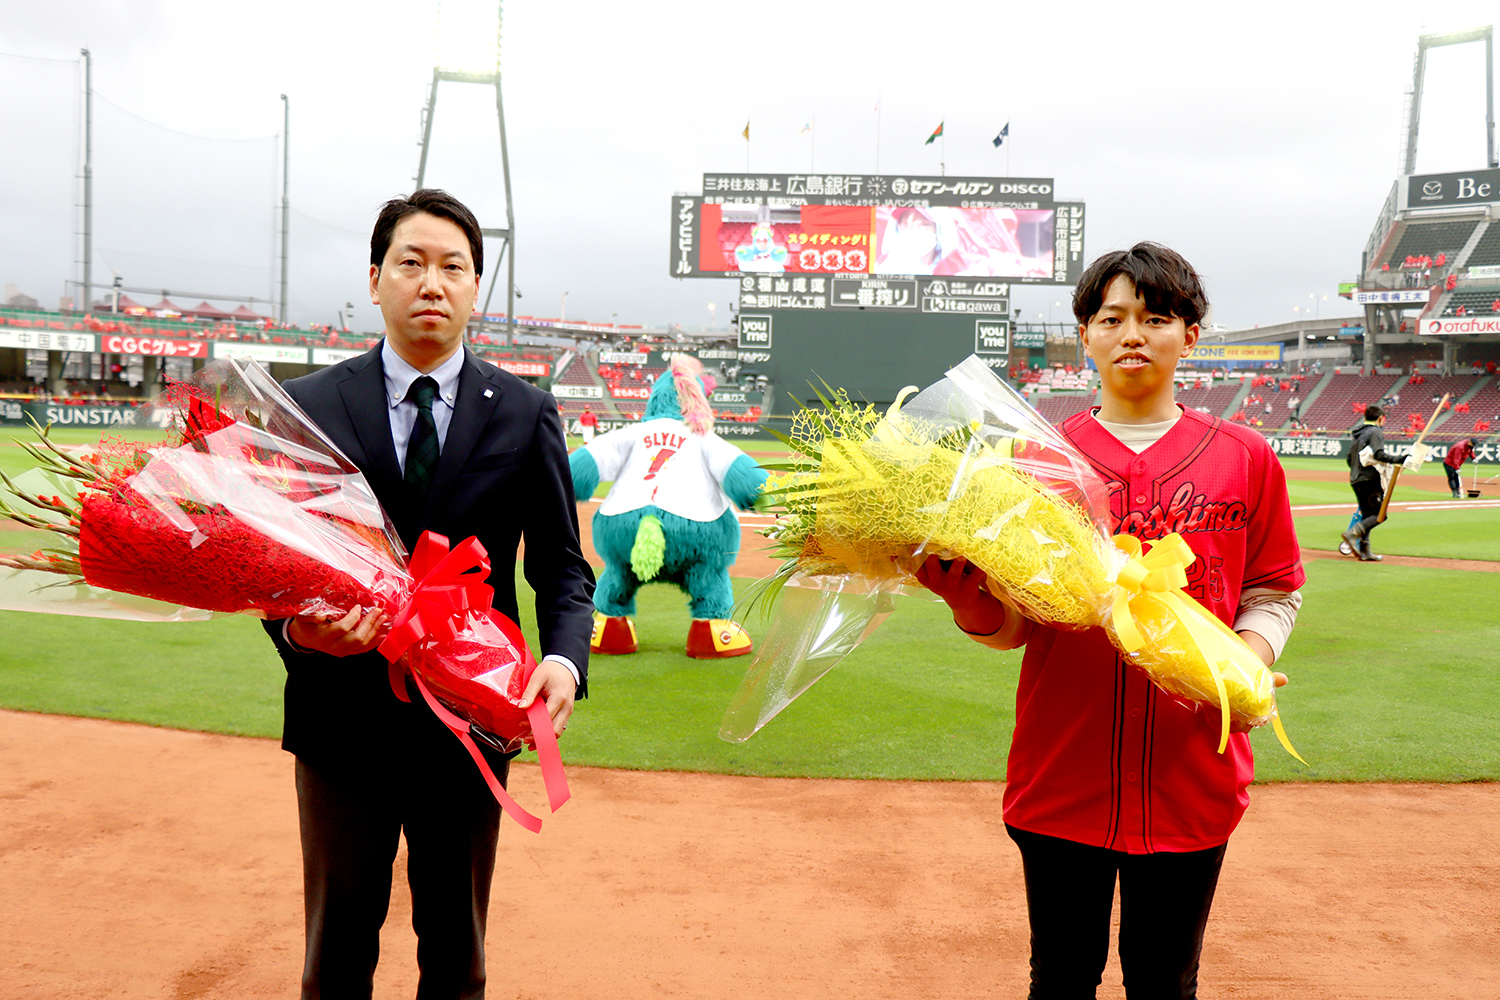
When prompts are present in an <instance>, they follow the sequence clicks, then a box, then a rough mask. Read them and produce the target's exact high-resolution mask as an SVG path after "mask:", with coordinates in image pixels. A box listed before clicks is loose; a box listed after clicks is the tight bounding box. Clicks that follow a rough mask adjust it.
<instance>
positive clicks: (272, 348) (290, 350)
mask: <svg viewBox="0 0 1500 1000" xmlns="http://www.w3.org/2000/svg"><path fill="white" fill-rule="evenodd" d="M213 353H214V357H215V358H249V359H250V360H251V361H259V362H261V363H262V364H270V363H272V362H276V361H286V362H290V363H292V364H298V365H305V364H307V348H305V347H292V346H291V345H289V344H245V343H237V342H235V341H230V340H216V341H214V346H213Z"/></svg>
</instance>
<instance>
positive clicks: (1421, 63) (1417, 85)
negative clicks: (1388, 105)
mask: <svg viewBox="0 0 1500 1000" xmlns="http://www.w3.org/2000/svg"><path fill="white" fill-rule="evenodd" d="M1464 42H1484V101H1485V116H1484V127H1485V138H1484V141H1485V147H1484V148H1485V150H1486V151H1487V153H1488V156H1487V157H1486V158H1487V159H1488V161H1489V165H1490V166H1491V167H1497V166H1500V161H1497V160H1496V159H1495V28H1494V25H1486V26H1485V27H1483V28H1474V29H1473V30H1471V31H1457V32H1454V33H1452V34H1448V35H1421V36H1419V37H1418V38H1417V58H1416V64H1415V66H1414V67H1413V69H1412V82H1411V119H1410V121H1409V122H1408V123H1407V126H1406V164H1405V169H1404V170H1403V171H1402V173H1405V174H1408V175H1409V174H1414V173H1416V172H1417V127H1418V125H1419V124H1420V123H1421V119H1422V78H1423V77H1424V76H1425V75H1426V73H1427V50H1428V49H1433V48H1437V47H1438V46H1440V45H1459V44H1462V43H1464Z"/></svg>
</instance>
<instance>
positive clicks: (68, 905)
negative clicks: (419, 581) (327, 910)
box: [0, 508, 1500, 1000]
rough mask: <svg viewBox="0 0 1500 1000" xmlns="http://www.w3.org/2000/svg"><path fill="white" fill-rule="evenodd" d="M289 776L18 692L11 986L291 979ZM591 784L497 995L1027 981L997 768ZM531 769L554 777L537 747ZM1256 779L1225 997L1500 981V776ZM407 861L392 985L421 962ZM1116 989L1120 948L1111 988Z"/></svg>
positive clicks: (263, 762)
mask: <svg viewBox="0 0 1500 1000" xmlns="http://www.w3.org/2000/svg"><path fill="white" fill-rule="evenodd" d="M581 513H582V514H583V515H584V517H583V518H582V522H583V525H584V528H585V532H587V527H588V522H589V516H591V514H592V510H591V509H588V508H585V509H584V510H582V511H581ZM763 543H764V540H763V539H761V538H759V537H758V536H756V535H754V534H753V533H752V532H751V531H750V529H748V528H747V530H746V535H745V547H744V551H743V553H742V555H741V559H740V564H739V566H738V571H739V572H741V573H744V574H746V575H760V574H763V573H765V572H767V571H768V570H769V569H770V566H771V562H770V560H769V559H767V558H766V557H765V556H764V555H762V554H760V553H759V552H758V551H757V550H758V549H759V547H760V546H761V545H762V544H763ZM1304 554H1305V555H1306V556H1308V557H1321V555H1324V554H1320V553H1316V552H1311V551H1308V552H1305V553H1304ZM1393 561H1394V560H1393ZM1450 565H1452V564H1451V563H1450ZM1480 565H1481V566H1484V567H1488V568H1493V567H1494V564H1480ZM1463 568H1469V567H1463ZM1475 568H1478V567H1475ZM565 752H566V749H565ZM291 771H292V761H291V758H290V757H289V756H288V755H286V754H284V753H283V752H281V750H280V749H279V748H278V746H277V744H276V743H275V741H272V740H253V739H239V738H234V737H225V736H212V735H205V734H200V733H185V732H179V731H174V730H164V729H153V728H150V727H145V726H134V725H127V724H122V723H115V722H106V721H98V720H89V719H68V718H59V717H52V716H43V715H34V714H28V713H16V712H0V803H3V805H0V998H5V1000H53V998H58V1000H60V998H73V997H105V996H108V997H116V998H123V1000H136V998H139V1000H157V998H174V1000H185V998H197V997H213V998H224V1000H241V998H244V1000H249V998H267V997H295V996H296V995H297V979H298V974H299V972H300V968H301V947H302V944H301V936H302V904H301V877H300V869H299V860H298V839H297V822H296V806H295V801H294V795H293V790H292V774H291ZM569 778H570V781H571V783H572V787H573V793H574V798H573V801H571V802H570V803H568V805H566V806H565V807H564V808H563V810H562V811H561V812H559V813H558V814H556V815H555V816H552V817H550V818H549V819H548V820H547V824H546V826H545V827H544V829H543V831H542V833H541V835H539V836H531V835H529V834H526V833H524V832H522V831H521V830H520V829H519V828H517V827H515V826H514V825H512V824H509V823H507V824H506V825H505V828H504V832H503V834H502V842H501V862H500V863H501V869H502V874H501V875H500V876H499V877H498V878H497V891H496V893H495V903H494V905H493V907H492V912H491V927H490V933H489V948H490V977H491V988H490V991H489V995H490V996H492V997H517V998H541V1000H545V998H558V1000H576V998H592V997H608V998H617V1000H648V998H650V1000H656V998H659V997H684V998H692V1000H697V998H704V997H716V998H725V1000H740V998H744V1000H763V998H767V997H802V998H810V1000H816V998H824V997H827V998H830V1000H851V998H853V1000H863V998H867V997H869V998H873V997H899V998H954V1000H958V998H963V1000H967V998H970V997H974V996H1015V997H1020V996H1024V994H1025V989H1026V987H1025V979H1026V938H1027V935H1026V916H1025V912H1026V911H1025V899H1024V896H1023V893H1022V889H1021V875H1020V865H1019V861H1018V858H1017V856H1016V852H1015V850H1014V848H1013V847H1012V845H1011V844H1010V842H1009V840H1008V839H1007V838H1006V836H1005V832H1004V829H1003V826H1002V825H1001V818H1000V797H1001V793H1002V790H1003V786H1001V785H998V784H984V783H956V782H955V783H923V782H883V781H882V782H876V781H869V782H861V781H828V780H792V779H759V778H735V777H722V776H713V775H700V774H670V773H668V774H659V773H642V772H626V771H608V770H600V769H594V768H572V769H570V771H569ZM512 788H513V790H514V791H516V793H517V796H518V797H519V798H520V799H521V801H522V802H523V803H527V804H534V803H540V802H542V801H544V794H543V792H542V789H541V784H540V779H539V778H538V776H537V774H536V772H535V769H534V768H531V767H518V768H517V769H516V771H515V773H514V778H513V782H512ZM1251 798H1252V805H1251V809H1250V812H1249V814H1248V815H1247V817H1246V819H1245V821H1244V823H1243V824H1242V825H1241V827H1240V829H1239V831H1238V832H1237V833H1236V834H1235V837H1234V840H1233V841H1232V842H1231V844H1230V852H1229V858H1228V861H1227V862H1226V865H1225V870H1224V875H1223V879H1222V881H1221V885H1220V890H1219V896H1218V901H1217V902H1216V904H1215V908H1214V916H1213V919H1212V922H1211V924H1210V927H1209V934H1208V939H1207V943H1206V945H1205V951H1204V969H1203V975H1202V983H1201V987H1200V995H1202V996H1203V997H1205V998H1208V997H1231V996H1232V997H1257V998H1258V997H1272V996H1275V997H1280V998H1285V1000H1304V998H1305V1000H1325V998H1350V1000H1377V998H1378V1000H1406V998H1412V997H1423V998H1433V1000H1444V998H1452V1000H1459V998H1464V1000H1468V998H1473V997H1500V986H1497V983H1500V892H1497V891H1496V886H1497V885H1500V853H1497V851H1496V849H1495V844H1496V843H1497V842H1500V784H1469V785H1330V784H1306V785H1270V786H1263V787H1257V788H1255V789H1253V790H1252V793H1251ZM397 868H398V870H397V873H396V884H397V889H396V891H395V892H394V894H393V898H392V907H391V916H390V919H389V920H388V922H387V925H386V930H385V932H384V935H383V942H382V943H383V949H382V954H383V958H382V961H381V965H380V969H379V972H378V974H377V985H376V991H375V996H376V997H377V998H380V1000H386V998H397V997H409V996H411V995H412V994H413V993H414V992H415V986H416V969H415V962H414V958H413V938H412V934H411V931H410V924H409V918H410V907H409V904H408V902H407V900H406V899H405V898H404V893H403V890H402V887H401V886H402V883H403V882H404V856H403V858H401V859H398V862H397ZM506 873H508V874H506ZM1119 984H1120V973H1119V967H1118V963H1117V961H1116V960H1115V959H1114V958H1113V957H1111V959H1110V965H1109V967H1108V969H1107V970H1106V973H1105V979H1104V986H1103V987H1102V988H1101V990H1100V996H1101V997H1105V998H1118V997H1121V996H1123V991H1122V989H1121V987H1120V985H1119Z"/></svg>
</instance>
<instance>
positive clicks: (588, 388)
mask: <svg viewBox="0 0 1500 1000" xmlns="http://www.w3.org/2000/svg"><path fill="white" fill-rule="evenodd" d="M552 395H554V396H556V397H557V398H558V399H603V398H604V386H602V385H554V386H553V387H552Z"/></svg>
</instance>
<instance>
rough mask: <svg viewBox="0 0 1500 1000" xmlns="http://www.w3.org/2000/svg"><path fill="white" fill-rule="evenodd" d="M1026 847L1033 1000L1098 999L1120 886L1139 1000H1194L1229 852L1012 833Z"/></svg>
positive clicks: (1129, 988)
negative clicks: (1121, 846)
mask: <svg viewBox="0 0 1500 1000" xmlns="http://www.w3.org/2000/svg"><path fill="white" fill-rule="evenodd" d="M1005 829H1006V830H1007V831H1008V832H1009V833H1010V836H1011V839H1012V840H1014V841H1015V842H1016V846H1017V847H1019V848H1020V849H1021V865H1022V868H1023V869H1024V870H1025V873H1026V908H1027V912H1028V914H1029V917H1030V921H1031V992H1030V993H1029V994H1028V997H1029V1000H1075V998H1092V997H1094V996H1095V990H1096V989H1097V988H1098V986H1099V983H1100V981H1101V979H1102V978H1103V976H1104V965H1105V963H1106V962H1107V961H1108V959H1109V922H1110V911H1111V910H1112V909H1113V907H1114V896H1115V878H1116V876H1117V875H1118V877H1119V880H1120V968H1121V971H1122V972H1123V974H1124V979H1125V995H1126V996H1127V997H1128V998H1130V1000H1169V998H1170V1000H1193V998H1195V997H1196V996H1197V995H1198V956H1199V954H1200V953H1201V952H1202V950H1203V931H1204V928H1205V927H1207V925H1208V911H1209V908H1210V907H1212V906H1213V901H1214V889H1215V888H1216V887H1217V886H1218V884H1219V869H1220V867H1221V866H1222V865H1223V864H1224V848H1225V846H1227V845H1221V846H1219V847H1215V848H1211V849H1209V850H1206V851H1194V852H1190V853H1185V854H1173V853H1167V852H1159V853H1156V854H1125V853H1122V852H1120V851H1109V850H1105V849H1104V848H1102V847H1090V846H1088V845H1087V844H1079V843H1075V842H1073V841H1071V840H1060V839H1058V838H1056V837H1046V836H1042V835H1041V834H1037V833H1027V832H1026V831H1025V830H1017V829H1016V828H1015V827H1012V826H1009V825H1007V826H1006V828H1005Z"/></svg>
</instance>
